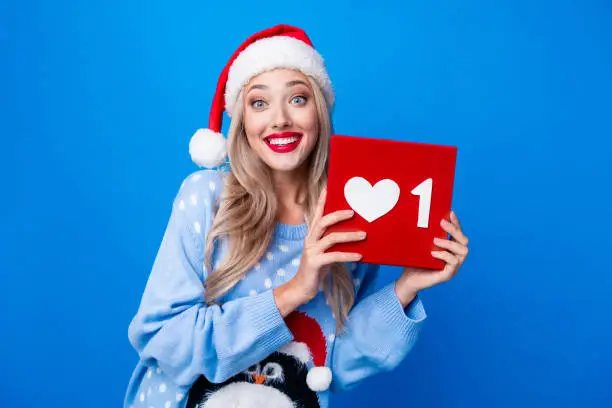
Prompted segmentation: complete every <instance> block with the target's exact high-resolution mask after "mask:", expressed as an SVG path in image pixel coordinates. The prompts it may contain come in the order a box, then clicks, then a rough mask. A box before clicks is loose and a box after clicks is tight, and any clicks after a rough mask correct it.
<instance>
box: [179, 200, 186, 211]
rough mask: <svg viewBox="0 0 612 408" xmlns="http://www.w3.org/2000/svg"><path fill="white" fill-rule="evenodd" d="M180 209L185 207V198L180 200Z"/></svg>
mask: <svg viewBox="0 0 612 408" xmlns="http://www.w3.org/2000/svg"><path fill="white" fill-rule="evenodd" d="M179 209H181V210H184V209H185V200H181V201H179Z"/></svg>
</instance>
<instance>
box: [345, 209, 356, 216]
mask: <svg viewBox="0 0 612 408" xmlns="http://www.w3.org/2000/svg"><path fill="white" fill-rule="evenodd" d="M344 213H345V214H346V215H353V214H355V211H353V210H346V211H344Z"/></svg>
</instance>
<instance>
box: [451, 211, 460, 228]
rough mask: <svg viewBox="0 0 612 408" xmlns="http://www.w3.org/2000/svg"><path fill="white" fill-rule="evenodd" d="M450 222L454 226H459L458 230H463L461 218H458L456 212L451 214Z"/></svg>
mask: <svg viewBox="0 0 612 408" xmlns="http://www.w3.org/2000/svg"><path fill="white" fill-rule="evenodd" d="M450 220H451V222H452V223H453V224H455V225H456V226H457V228H459V229H461V223H460V222H459V217H457V214H456V213H455V211H451V212H450Z"/></svg>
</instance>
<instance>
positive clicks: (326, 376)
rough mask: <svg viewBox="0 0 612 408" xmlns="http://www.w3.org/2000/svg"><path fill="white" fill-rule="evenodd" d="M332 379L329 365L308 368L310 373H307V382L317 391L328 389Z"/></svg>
mask: <svg viewBox="0 0 612 408" xmlns="http://www.w3.org/2000/svg"><path fill="white" fill-rule="evenodd" d="M331 380H332V373H331V370H330V369H329V367H313V368H311V369H310V370H308V374H307V375H306V384H308V387H309V388H310V389H311V390H313V391H315V392H321V391H325V390H326V389H328V388H329V384H331Z"/></svg>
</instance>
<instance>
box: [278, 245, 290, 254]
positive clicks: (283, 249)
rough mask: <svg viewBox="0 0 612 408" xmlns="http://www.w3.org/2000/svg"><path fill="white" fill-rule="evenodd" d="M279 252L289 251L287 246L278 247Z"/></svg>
mask: <svg viewBox="0 0 612 408" xmlns="http://www.w3.org/2000/svg"><path fill="white" fill-rule="evenodd" d="M278 249H279V251H281V252H287V251H289V248H288V247H287V245H279V246H278Z"/></svg>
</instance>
